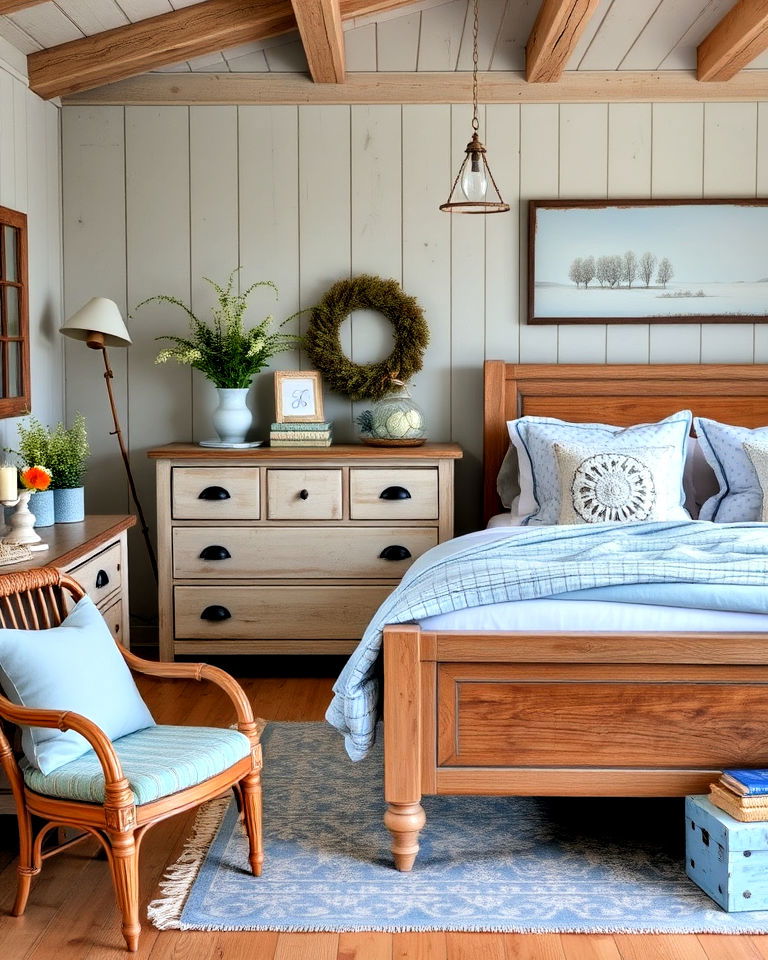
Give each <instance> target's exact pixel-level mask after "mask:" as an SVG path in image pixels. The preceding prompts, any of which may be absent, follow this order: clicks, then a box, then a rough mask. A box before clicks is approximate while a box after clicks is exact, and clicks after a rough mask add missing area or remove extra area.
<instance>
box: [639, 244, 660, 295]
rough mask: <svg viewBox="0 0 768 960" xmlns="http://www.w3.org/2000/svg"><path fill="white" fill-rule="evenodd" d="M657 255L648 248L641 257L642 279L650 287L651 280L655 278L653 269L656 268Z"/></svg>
mask: <svg viewBox="0 0 768 960" xmlns="http://www.w3.org/2000/svg"><path fill="white" fill-rule="evenodd" d="M656 262H657V261H656V257H655V256H654V255H653V254H652V253H651V252H650V250H646V252H645V253H644V254H643V255H642V257H640V279H641V280H642V281H643V283H644V284H645V285H646V287H650V285H651V280H653V271H654V270H655V269H656Z"/></svg>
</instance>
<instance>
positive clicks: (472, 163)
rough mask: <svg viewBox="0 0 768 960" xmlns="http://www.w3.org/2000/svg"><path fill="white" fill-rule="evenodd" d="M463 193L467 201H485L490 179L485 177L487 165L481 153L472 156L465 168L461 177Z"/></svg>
mask: <svg viewBox="0 0 768 960" xmlns="http://www.w3.org/2000/svg"><path fill="white" fill-rule="evenodd" d="M461 192H462V193H463V194H464V196H465V197H466V198H467V200H470V201H473V202H474V203H480V202H482V201H483V200H485V195H486V193H487V192H488V178H487V177H486V175H485V164H484V163H483V161H482V159H481V157H480V154H479V153H473V154H471V156H470V158H469V163H467V164H466V165H465V167H464V173H462V175H461Z"/></svg>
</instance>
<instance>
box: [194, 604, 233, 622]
mask: <svg viewBox="0 0 768 960" xmlns="http://www.w3.org/2000/svg"><path fill="white" fill-rule="evenodd" d="M231 616H232V614H231V613H230V612H229V610H227V608H226V607H222V606H220V605H219V604H218V603H214V604H213V605H212V606H210V607H206V608H205V610H203V612H202V613H201V614H200V619H201V620H214V621H215V620H229V619H230V617H231Z"/></svg>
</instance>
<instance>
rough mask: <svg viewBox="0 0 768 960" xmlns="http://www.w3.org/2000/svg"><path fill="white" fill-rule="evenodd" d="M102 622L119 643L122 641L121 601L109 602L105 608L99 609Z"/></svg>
mask: <svg viewBox="0 0 768 960" xmlns="http://www.w3.org/2000/svg"><path fill="white" fill-rule="evenodd" d="M101 615H102V617H104V622H105V623H106V625H107V626H108V627H109V632H110V633H111V634H112V636H113V637H114V638H115V640H117V641H118V642H119V643H123V602H122V600H116V601H115V602H114V603H112V604H110V605H109V606H108V607H107V608H106V610H102V611H101Z"/></svg>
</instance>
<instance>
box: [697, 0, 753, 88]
mask: <svg viewBox="0 0 768 960" xmlns="http://www.w3.org/2000/svg"><path fill="white" fill-rule="evenodd" d="M765 50H768V0H739V2H738V3H737V4H736V6H735V7H732V8H731V9H730V10H729V11H728V13H726V15H725V16H724V17H723V19H722V20H721V21H720V22H719V23H718V24H717V26H716V27H715V28H714V29H713V30H712V31H711V32H710V33H709V34H708V35H707V36H706V37H705V38H704V39H703V40H702V41H701V43H700V44H699V47H698V50H697V68H696V76H697V77H698V79H699V80H703V81H706V82H707V83H711V82H712V81H714V80H730V79H731V77H733V76H735V75H736V74H737V73H738V72H739V70H741V69H742V67H746V66H747V64H749V63H751V62H752V61H753V60H754V59H755V58H756V57H759V56H760V54H761V53H763V52H764V51H765Z"/></svg>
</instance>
